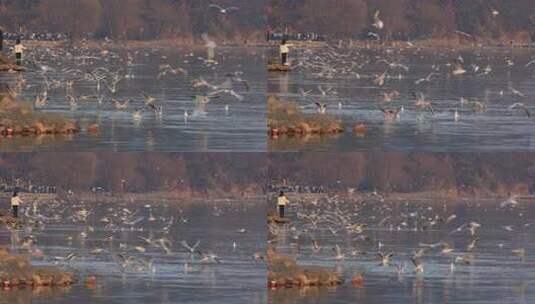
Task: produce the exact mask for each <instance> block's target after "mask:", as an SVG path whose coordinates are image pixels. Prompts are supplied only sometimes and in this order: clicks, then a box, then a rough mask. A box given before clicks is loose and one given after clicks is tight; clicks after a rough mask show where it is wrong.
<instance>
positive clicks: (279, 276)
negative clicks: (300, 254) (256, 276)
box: [267, 249, 344, 289]
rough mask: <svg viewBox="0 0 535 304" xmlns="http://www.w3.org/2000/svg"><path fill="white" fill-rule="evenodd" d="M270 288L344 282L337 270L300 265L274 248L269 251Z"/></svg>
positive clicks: (326, 284) (331, 284) (327, 284)
mask: <svg viewBox="0 0 535 304" xmlns="http://www.w3.org/2000/svg"><path fill="white" fill-rule="evenodd" d="M267 264H268V288H272V289H276V288H292V287H299V288H302V287H310V286H336V285H341V284H343V283H344V281H343V279H342V278H341V276H340V275H338V274H337V273H336V272H334V271H331V270H329V269H327V268H325V267H320V266H305V265H298V264H297V261H296V260H295V259H294V258H292V257H290V256H286V255H282V254H278V253H276V252H275V251H273V250H272V249H268V252H267Z"/></svg>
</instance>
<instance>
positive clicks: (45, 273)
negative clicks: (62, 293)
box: [0, 247, 77, 290]
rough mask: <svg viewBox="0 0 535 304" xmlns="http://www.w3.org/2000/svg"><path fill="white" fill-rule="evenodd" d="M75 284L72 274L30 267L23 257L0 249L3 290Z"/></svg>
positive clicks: (54, 268) (0, 271)
mask: <svg viewBox="0 0 535 304" xmlns="http://www.w3.org/2000/svg"><path fill="white" fill-rule="evenodd" d="M76 282H77V278H76V276H75V275H74V273H72V272H65V271H61V270H60V269H59V268H57V267H44V266H42V267H36V266H32V265H31V263H30V260H29V259H28V257H27V256H24V255H14V254H11V253H9V251H8V250H7V249H6V248H3V247H0V286H1V287H2V288H3V289H4V290H9V289H11V288H21V287H32V288H38V287H43V286H46V287H66V286H70V285H73V284H75V283H76Z"/></svg>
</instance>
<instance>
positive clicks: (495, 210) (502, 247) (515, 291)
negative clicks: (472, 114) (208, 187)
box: [268, 199, 535, 303]
mask: <svg viewBox="0 0 535 304" xmlns="http://www.w3.org/2000/svg"><path fill="white" fill-rule="evenodd" d="M333 201H336V202H337V203H333ZM318 202H319V203H318V204H317V205H312V204H311V203H310V202H308V203H298V202H294V203H293V207H292V208H291V210H290V215H289V216H290V217H291V219H292V220H293V225H294V226H293V227H295V229H293V228H292V229H290V227H285V228H281V230H280V233H279V235H278V236H276V237H274V238H273V241H274V242H273V244H274V246H275V248H276V249H277V250H278V251H279V252H283V253H287V254H291V255H294V256H296V257H297V261H298V263H300V264H302V265H319V266H324V267H327V268H329V269H332V270H334V271H338V272H339V273H340V274H341V275H342V276H343V277H344V279H345V280H346V283H345V284H344V285H342V286H339V287H333V288H305V289H280V290H278V289H277V290H270V291H269V295H268V299H269V300H268V303H533V301H534V300H535V292H534V291H533V289H532V288H531V287H530V286H532V285H533V284H535V274H534V273H533V271H531V269H532V267H533V266H534V265H535V256H534V255H533V251H534V250H535V245H534V244H535V242H534V241H535V240H534V238H533V230H534V229H535V227H534V226H533V225H534V224H535V222H534V221H533V217H534V215H535V208H533V207H532V206H531V205H530V203H529V202H520V204H519V205H518V207H516V208H511V207H501V206H500V203H498V202H492V201H481V202H474V201H473V200H467V201H449V202H444V201H429V202H414V201H410V202H396V203H389V202H383V203H381V202H379V201H377V200H375V199H370V200H367V201H365V202H363V203H347V202H344V201H343V200H338V199H332V200H331V202H330V203H326V201H325V200H319V201H318ZM297 213H299V214H306V215H308V216H310V215H314V214H315V215H318V216H319V219H320V220H319V221H318V222H317V223H315V224H312V221H310V220H306V219H303V220H300V219H299V218H298V215H297ZM342 213H343V214H345V215H344V216H341V217H340V216H338V214H342ZM452 215H456V217H455V218H453V217H452ZM301 218H302V217H301ZM433 222H435V224H432V223H433ZM471 222H475V223H478V224H479V225H480V227H479V228H478V229H476V230H475V234H474V235H471V233H470V231H469V229H467V228H468V226H466V224H468V223H471ZM355 223H360V224H366V225H367V226H366V227H365V228H364V231H363V232H362V233H361V234H359V233H349V232H347V230H346V227H347V225H350V224H355ZM507 226H510V227H507ZM458 228H461V229H458ZM331 231H334V233H336V234H333V232H331ZM363 236H365V237H366V238H364V237H363ZM314 239H315V240H317V242H318V244H319V246H321V247H322V248H321V249H320V251H319V252H315V250H314V249H313V245H312V242H313V240H314ZM472 240H476V245H475V248H474V249H473V250H472V251H471V252H469V251H468V245H469V244H470V242H471V241H472ZM439 242H445V243H448V244H449V245H450V246H451V248H453V251H452V252H450V253H443V252H442V250H443V248H444V247H443V245H438V246H435V248H433V249H431V248H427V247H426V245H428V244H437V243H439ZM336 245H338V246H339V247H340V248H341V252H342V254H344V255H345V258H344V259H340V260H336V259H335V258H334V256H335V255H334V250H333V248H334V247H335V246H336ZM420 248H426V249H425V253H424V255H423V256H422V257H421V258H420V259H419V260H420V261H421V262H422V263H423V265H424V272H423V273H415V272H414V266H413V265H412V263H411V261H410V257H411V256H412V255H413V252H414V251H416V250H417V249H420ZM518 249H524V250H525V256H524V257H522V256H521V255H519V254H517V253H514V252H513V250H518ZM379 251H381V252H384V253H390V252H392V253H394V256H393V257H392V260H391V262H390V265H388V266H382V265H381V261H380V259H378V256H377V252H379ZM463 255H469V256H471V259H472V260H471V261H472V264H471V265H465V264H463V263H461V262H457V263H455V262H454V260H455V259H456V257H459V256H463ZM452 263H454V267H453V269H452V266H451V265H452ZM399 265H404V268H405V269H404V272H403V273H402V274H400V275H398V273H397V270H396V267H397V266H399ZM359 273H360V274H362V275H363V276H364V286H363V287H355V286H353V285H352V284H351V283H350V280H351V278H352V277H353V276H354V275H356V274H359Z"/></svg>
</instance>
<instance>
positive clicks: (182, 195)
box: [0, 190, 265, 204]
mask: <svg viewBox="0 0 535 304" xmlns="http://www.w3.org/2000/svg"><path fill="white" fill-rule="evenodd" d="M19 195H20V197H21V199H22V200H23V201H24V202H27V203H28V202H34V201H36V202H40V203H46V202H53V201H54V202H57V201H65V202H70V201H83V202H86V203H108V204H117V203H124V202H128V203H152V204H158V203H169V202H176V203H192V204H195V203H204V202H206V200H210V201H212V202H237V201H255V200H262V199H265V195H262V194H259V193H258V192H256V193H255V192H253V191H247V192H243V193H239V194H238V193H225V192H224V191H219V190H218V191H213V192H210V193H206V194H202V193H192V192H189V191H184V192H180V191H158V192H146V193H132V192H102V193H93V192H76V193H73V194H69V193H25V192H19ZM10 197H11V193H1V194H0V201H6V202H7V201H9V198H10Z"/></svg>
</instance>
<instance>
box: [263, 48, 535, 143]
mask: <svg viewBox="0 0 535 304" xmlns="http://www.w3.org/2000/svg"><path fill="white" fill-rule="evenodd" d="M293 56H294V57H293V59H294V65H295V66H296V67H297V68H296V70H294V71H292V72H290V73H288V74H283V73H270V74H269V75H268V93H269V94H276V95H279V96H281V97H282V99H284V100H290V101H295V102H297V103H298V104H299V105H300V106H301V107H302V108H303V110H304V111H305V112H309V113H313V112H315V111H316V106H315V105H314V103H315V102H316V101H320V102H324V103H326V104H327V113H329V114H331V115H332V116H334V117H335V118H337V119H340V120H341V121H342V122H343V123H344V125H345V127H346V129H347V130H346V133H344V134H343V135H341V136H339V137H330V138H329V137H323V138H321V137H307V138H280V139H277V140H270V144H269V146H270V150H276V151H288V150H307V151H310V150H316V151H355V150H370V149H381V150H389V151H390V150H398V151H400V150H401V151H410V150H415V149H417V150H418V151H430V152H444V151H463V152H480V151H494V152H496V151H513V150H516V151H518V150H532V149H533V147H534V144H535V137H534V135H533V132H532V130H533V127H534V124H535V121H534V119H533V116H532V117H527V115H526V114H525V112H524V111H523V110H514V109H509V107H510V106H511V105H513V104H515V103H523V104H524V105H525V106H526V107H528V108H529V109H530V110H531V111H532V108H533V107H535V103H534V98H533V97H534V96H535V91H534V86H533V83H534V80H535V78H534V76H535V64H533V63H531V64H529V63H530V61H531V60H532V59H533V57H534V56H533V52H532V51H531V50H529V49H527V50H522V49H515V50H510V49H505V48H504V49H474V50H450V49H440V50H434V49H416V48H412V49H389V48H385V49H381V50H375V49H353V50H348V49H341V50H340V49H336V50H334V51H331V50H328V49H327V48H322V49H315V50H299V49H298V50H295V52H294V54H293ZM459 58H462V60H463V62H464V63H463V66H464V68H465V70H466V73H465V74H463V75H459V76H455V75H453V73H452V71H453V70H454V66H455V62H454V60H458V59H459ZM299 64H302V66H301V67H299ZM528 64H529V65H528ZM526 65H528V66H526ZM326 66H327V67H328V68H327V69H325V67H326ZM331 68H332V69H333V70H331V71H330V72H329V69H331ZM384 72H386V77H385V82H384V84H383V85H382V86H379V85H377V84H376V83H374V80H375V79H376V78H377V77H378V76H379V75H381V74H383V73H384ZM430 73H435V74H434V75H432V76H431V77H430V81H423V82H418V80H420V79H422V78H426V77H427V76H428V75H429V74H430ZM416 82H418V84H417V83H416ZM319 86H321V87H322V90H325V91H329V88H332V90H331V91H329V92H327V94H326V95H325V96H322V94H321V93H320V89H319V88H318V87H319ZM300 89H303V90H304V91H310V90H312V92H310V95H308V96H306V97H302V96H301V94H300V93H299V92H300ZM393 91H398V92H399V96H398V97H396V98H394V100H393V101H390V102H385V101H383V93H391V92H393ZM414 93H416V94H419V93H423V94H424V95H425V99H426V101H430V102H431V103H432V106H433V109H434V113H433V114H432V113H431V112H430V111H429V110H420V109H417V108H416V107H415V105H414V102H415V97H414V96H413V95H414ZM461 98H463V100H464V101H465V102H463V103H461ZM476 101H477V102H478V103H481V104H483V105H484V106H485V107H486V109H485V110H484V111H476V110H475V106H474V104H475V102H476ZM402 106H403V110H402V112H401V113H400V116H399V119H398V120H397V121H395V122H385V120H384V118H383V114H382V112H381V111H380V110H379V108H385V109H397V108H400V107H402ZM455 111H457V113H458V115H459V116H458V119H457V120H456V119H455V118H454V113H455ZM357 123H364V124H365V125H366V128H367V132H366V134H365V135H364V136H363V135H362V134H359V135H358V136H357V135H356V134H354V133H353V132H352V129H353V127H354V126H355V125H356V124H357Z"/></svg>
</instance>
